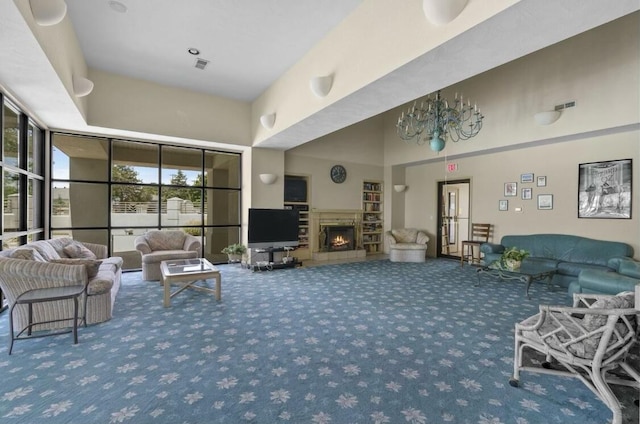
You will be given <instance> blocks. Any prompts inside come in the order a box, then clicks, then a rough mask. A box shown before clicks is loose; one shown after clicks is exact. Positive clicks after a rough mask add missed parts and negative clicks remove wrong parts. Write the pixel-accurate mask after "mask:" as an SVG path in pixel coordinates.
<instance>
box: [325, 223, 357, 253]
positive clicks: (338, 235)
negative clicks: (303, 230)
mask: <svg viewBox="0 0 640 424" xmlns="http://www.w3.org/2000/svg"><path fill="white" fill-rule="evenodd" d="M324 231H325V232H326V245H325V250H327V251H329V252H340V251H344V250H354V249H355V227H354V226H353V225H330V226H326V227H324Z"/></svg>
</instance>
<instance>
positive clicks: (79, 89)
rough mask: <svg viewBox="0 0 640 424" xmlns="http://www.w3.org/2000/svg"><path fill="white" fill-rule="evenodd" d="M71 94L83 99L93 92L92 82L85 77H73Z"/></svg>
mask: <svg viewBox="0 0 640 424" xmlns="http://www.w3.org/2000/svg"><path fill="white" fill-rule="evenodd" d="M72 79H73V94H75V96H76V97H84V96H87V95H89V93H91V92H92V91H93V81H91V80H90V79H87V78H85V77H76V76H75V75H74V76H73V78H72Z"/></svg>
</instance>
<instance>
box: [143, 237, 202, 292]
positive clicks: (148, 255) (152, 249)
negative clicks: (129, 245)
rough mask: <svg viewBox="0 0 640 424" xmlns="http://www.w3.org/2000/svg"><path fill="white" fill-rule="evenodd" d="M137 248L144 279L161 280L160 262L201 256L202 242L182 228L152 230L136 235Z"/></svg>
mask: <svg viewBox="0 0 640 424" xmlns="http://www.w3.org/2000/svg"><path fill="white" fill-rule="evenodd" d="M134 243H135V247H136V250H137V251H139V252H140V254H141V255H142V279H143V280H145V281H154V280H160V279H161V278H162V274H161V272H160V262H162V261H168V260H171V259H193V258H199V257H200V249H201V247H202V243H201V242H200V239H199V238H198V237H195V236H192V235H191V234H187V233H185V232H184V231H180V230H171V231H159V230H151V231H147V232H146V233H145V234H143V235H141V236H138V237H136V239H135V242H134Z"/></svg>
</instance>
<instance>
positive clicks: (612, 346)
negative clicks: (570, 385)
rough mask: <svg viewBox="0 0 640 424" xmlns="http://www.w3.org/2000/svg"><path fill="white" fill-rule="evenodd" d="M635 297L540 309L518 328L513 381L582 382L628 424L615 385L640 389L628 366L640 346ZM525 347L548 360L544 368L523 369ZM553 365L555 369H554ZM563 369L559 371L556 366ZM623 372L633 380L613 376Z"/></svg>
mask: <svg viewBox="0 0 640 424" xmlns="http://www.w3.org/2000/svg"><path fill="white" fill-rule="evenodd" d="M633 296H634V293H633V292H623V293H619V294H618V295H616V296H608V295H592V294H583V293H580V294H574V303H573V306H574V307H571V308H570V307H555V306H546V305H540V313H539V314H537V315H534V316H532V317H530V318H527V319H526V320H524V321H523V322H521V323H518V324H516V328H515V352H514V364H513V365H514V367H513V377H512V378H511V379H510V380H509V384H511V385H512V386H514V387H517V386H518V384H519V378H520V371H531V372H536V373H539V374H552V375H562V376H569V377H575V378H578V379H579V380H580V381H582V382H583V383H584V384H585V385H586V386H587V387H588V388H589V389H591V391H593V392H594V393H595V394H596V395H597V396H598V398H600V400H602V402H604V403H605V405H607V407H608V408H609V409H611V411H612V412H613V421H612V422H613V423H614V424H620V423H622V412H621V408H620V402H619V401H618V399H617V398H616V396H615V394H614V393H613V392H612V391H611V388H610V387H609V384H621V385H625V386H630V387H638V388H640V375H639V374H638V372H637V371H636V370H634V369H633V368H632V367H631V366H630V365H629V364H628V363H627V362H625V360H626V358H627V354H628V353H629V350H630V349H631V348H632V347H633V346H634V344H636V343H637V341H638V321H637V320H638V314H640V311H639V310H637V309H634V298H633ZM525 347H528V348H531V349H533V350H535V351H538V352H540V353H542V354H544V355H545V356H546V361H545V362H542V364H541V366H542V368H540V367H534V366H523V350H524V348H525ZM552 361H553V366H552ZM556 363H557V365H559V366H556ZM614 369H617V370H618V371H619V372H620V373H623V372H624V373H626V374H627V376H628V377H631V378H630V379H627V378H624V379H623V378H620V377H622V376H621V375H620V374H618V376H619V377H616V376H612V375H610V374H609V375H607V374H608V373H609V371H612V370H614Z"/></svg>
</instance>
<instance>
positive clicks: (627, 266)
mask: <svg viewBox="0 0 640 424" xmlns="http://www.w3.org/2000/svg"><path fill="white" fill-rule="evenodd" d="M618 272H619V273H620V274H623V275H626V276H628V277H633V278H638V279H640V262H636V261H632V260H628V261H621V262H620V266H619V267H618ZM638 282H639V283H640V281H638Z"/></svg>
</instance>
